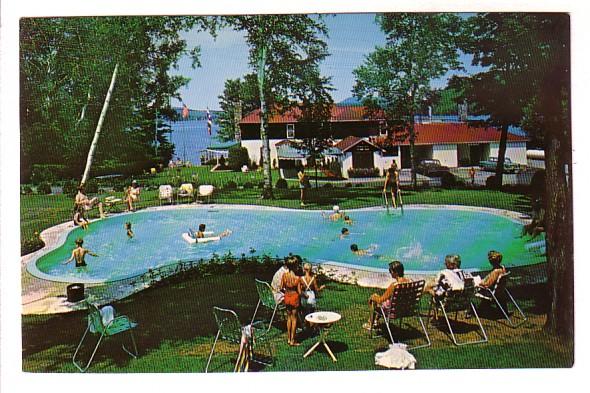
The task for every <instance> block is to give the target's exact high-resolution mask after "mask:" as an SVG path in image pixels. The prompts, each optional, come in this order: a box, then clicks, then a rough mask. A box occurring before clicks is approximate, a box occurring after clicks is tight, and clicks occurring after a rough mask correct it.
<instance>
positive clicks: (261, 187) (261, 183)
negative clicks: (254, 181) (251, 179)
mask: <svg viewBox="0 0 590 393" xmlns="http://www.w3.org/2000/svg"><path fill="white" fill-rule="evenodd" d="M258 188H260V189H261V190H262V189H263V188H264V181H261V182H259V183H258Z"/></svg>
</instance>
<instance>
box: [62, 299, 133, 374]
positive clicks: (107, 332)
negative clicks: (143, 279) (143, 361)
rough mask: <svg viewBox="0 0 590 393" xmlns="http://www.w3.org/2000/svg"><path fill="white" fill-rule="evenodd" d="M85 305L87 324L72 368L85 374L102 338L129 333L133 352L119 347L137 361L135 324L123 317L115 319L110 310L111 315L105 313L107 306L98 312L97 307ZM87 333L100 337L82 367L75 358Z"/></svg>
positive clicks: (89, 303) (90, 304)
mask: <svg viewBox="0 0 590 393" xmlns="http://www.w3.org/2000/svg"><path fill="white" fill-rule="evenodd" d="M86 304H87V306H88V324H87V327H86V331H85V332H84V335H83V336H82V339H81V340H80V343H79V344H78V347H77V348H76V351H75V352H74V356H73V357H72V362H73V363H74V366H76V368H77V369H78V370H80V371H81V372H85V371H86V370H88V367H90V363H92V360H93V359H94V355H95V354H96V351H97V350H98V347H99V345H100V343H101V342H102V340H103V338H104V339H106V338H108V337H112V336H114V335H117V334H119V333H124V332H129V335H130V336H131V342H132V343H133V349H134V351H135V352H134V353H133V352H130V351H129V350H128V349H127V348H125V345H124V344H121V347H122V348H123V350H124V351H125V352H127V353H128V354H129V355H130V356H131V357H133V358H134V359H137V356H138V351H137V345H136V343H135V337H134V336H133V329H135V328H136V327H137V323H135V322H133V321H131V320H130V319H129V318H128V317H127V316H125V315H119V316H117V317H115V316H114V310H112V308H111V309H110V310H109V311H112V313H105V312H104V311H103V310H105V311H106V310H107V307H108V306H107V307H103V309H102V310H99V309H98V307H96V305H94V304H93V303H91V302H88V301H87V302H86ZM108 314H110V317H109V316H108ZM88 332H90V333H91V334H97V335H100V337H99V339H98V342H97V343H96V346H95V347H94V350H93V351H92V355H90V359H89V360H88V363H86V366H82V365H81V364H80V363H78V362H77V361H76V356H78V352H79V351H80V348H81V347H82V343H83V342H84V340H85V339H86V336H87V335H88Z"/></svg>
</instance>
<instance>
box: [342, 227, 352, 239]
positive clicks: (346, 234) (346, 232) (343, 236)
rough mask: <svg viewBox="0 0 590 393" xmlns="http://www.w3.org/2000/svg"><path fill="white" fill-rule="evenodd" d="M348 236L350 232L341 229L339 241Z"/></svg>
mask: <svg viewBox="0 0 590 393" xmlns="http://www.w3.org/2000/svg"><path fill="white" fill-rule="evenodd" d="M348 235H350V231H349V230H348V228H342V229H341V230H340V240H342V239H344V238H345V237H347V236H348Z"/></svg>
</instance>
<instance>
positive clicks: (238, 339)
mask: <svg viewBox="0 0 590 393" xmlns="http://www.w3.org/2000/svg"><path fill="white" fill-rule="evenodd" d="M213 315H214V316H215V322H216V323H217V334H216V335H215V340H214V341H213V346H212V347H211V352H210V353H209V358H208V359H207V365H206V366H205V372H208V371H209V365H210V364H211V359H212V358H213V353H214V352H215V346H216V345H217V342H218V341H219V340H225V341H229V342H231V343H233V344H237V345H238V346H239V347H240V351H239V352H238V357H237V359H236V362H235V365H234V372H236V371H240V367H241V366H242V367H243V365H244V363H248V362H250V361H252V362H256V363H260V364H264V365H267V366H270V365H272V358H273V353H272V346H271V347H270V359H271V361H269V362H267V361H264V360H262V358H259V357H257V356H256V355H255V347H256V345H257V344H262V343H265V342H267V340H266V338H267V336H265V335H266V333H267V331H265V330H264V329H257V327H258V326H259V323H254V324H250V325H249V326H248V328H251V330H250V332H252V330H253V331H254V334H253V337H250V342H249V344H248V346H247V347H246V346H244V344H243V343H242V339H243V335H244V334H245V330H246V328H247V327H246V326H242V324H241V323H240V319H239V318H238V315H237V314H236V313H235V312H234V311H233V310H228V309H225V308H220V307H213ZM245 353H247V355H245ZM245 356H247V361H246V362H244V361H245V360H246V359H245ZM244 371H247V368H246V370H244Z"/></svg>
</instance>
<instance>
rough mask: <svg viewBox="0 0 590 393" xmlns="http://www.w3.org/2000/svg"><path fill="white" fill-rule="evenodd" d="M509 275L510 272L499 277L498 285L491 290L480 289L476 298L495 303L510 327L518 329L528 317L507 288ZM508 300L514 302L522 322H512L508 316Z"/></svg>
mask: <svg viewBox="0 0 590 393" xmlns="http://www.w3.org/2000/svg"><path fill="white" fill-rule="evenodd" d="M509 275H510V272H506V273H504V274H502V275H500V277H498V280H497V281H496V284H494V285H493V286H492V287H491V288H483V287H480V288H479V292H478V293H476V294H475V296H476V297H477V298H480V299H483V300H486V301H488V302H490V303H491V302H492V301H494V302H495V303H496V305H497V306H498V309H499V310H500V311H501V312H502V314H503V315H504V318H506V320H507V321H508V323H509V324H510V326H512V327H513V328H516V327H518V326H520V325H522V324H523V323H524V322H525V321H526V320H527V317H526V315H525V314H524V312H522V310H521V309H520V307H518V304H517V303H516V300H514V297H512V294H511V293H510V291H508V288H507V286H508V280H509V277H510V276H509ZM508 300H510V301H511V302H512V304H514V307H516V310H517V311H518V313H519V314H520V318H521V321H520V322H518V323H515V322H514V321H512V319H511V318H510V316H509V314H508V313H509V310H508Z"/></svg>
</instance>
